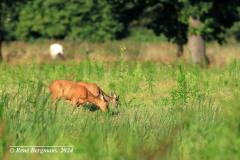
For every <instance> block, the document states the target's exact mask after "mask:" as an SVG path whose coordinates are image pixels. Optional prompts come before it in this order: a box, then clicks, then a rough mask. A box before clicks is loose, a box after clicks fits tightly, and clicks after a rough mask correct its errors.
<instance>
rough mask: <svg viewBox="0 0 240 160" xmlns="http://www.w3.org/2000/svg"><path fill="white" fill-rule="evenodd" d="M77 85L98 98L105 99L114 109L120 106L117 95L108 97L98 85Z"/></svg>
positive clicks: (80, 83)
mask: <svg viewBox="0 0 240 160" xmlns="http://www.w3.org/2000/svg"><path fill="white" fill-rule="evenodd" d="M77 84H79V85H81V86H84V87H86V88H87V89H88V91H90V92H91V93H92V94H93V95H94V96H96V97H103V98H104V100H106V101H107V102H108V103H110V104H111V105H112V106H113V107H117V105H118V96H117V95H116V94H111V96H109V95H107V94H106V93H105V92H104V91H103V90H102V89H101V88H100V87H99V86H98V85H97V84H95V83H89V82H82V81H81V82H77Z"/></svg>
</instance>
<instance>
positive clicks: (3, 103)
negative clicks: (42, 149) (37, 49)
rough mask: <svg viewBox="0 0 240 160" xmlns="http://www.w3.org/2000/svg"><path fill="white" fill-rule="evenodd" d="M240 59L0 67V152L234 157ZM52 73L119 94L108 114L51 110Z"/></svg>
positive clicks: (65, 107)
mask: <svg viewBox="0 0 240 160" xmlns="http://www.w3.org/2000/svg"><path fill="white" fill-rule="evenodd" d="M239 70H240V62H239V61H232V62H231V63H229V64H228V65H227V66H225V67H223V68H220V69H219V68H214V67H213V68H210V69H200V68H199V67H198V66H190V65H184V64H178V65H161V64H155V63H153V62H141V63H140V62H133V61H124V60H120V61H117V62H116V63H114V64H110V63H104V62H101V61H95V62H92V61H89V60H84V61H81V62H65V63H43V64H29V65H27V64H22V65H16V66H10V65H8V64H5V63H3V64H1V66H0V75H1V78H0V107H1V110H0V113H1V126H2V127H1V129H2V130H3V131H1V133H0V134H1V135H0V136H1V148H0V149H1V152H0V153H1V155H2V156H5V157H7V159H26V157H27V158H32V159H34V157H35V158H41V159H104V160H105V159H161V158H165V159H189V160H192V159H238V158H239V157H240V152H239V147H240V143H239V142H240V132H239V122H240V121H239V120H240V119H239V115H240V105H239V102H240V101H239V100H240V99H239V97H240V74H239ZM55 79H68V80H76V81H77V80H83V81H91V82H96V83H98V84H99V86H101V87H102V89H103V90H104V91H106V92H108V93H109V92H110V91H112V90H113V91H115V92H117V93H118V94H119V95H120V102H121V103H120V107H119V108H118V109H111V110H110V112H109V113H102V112H101V111H99V110H97V111H93V112H92V111H90V110H89V108H88V107H87V106H85V107H84V108H81V109H78V110H76V111H75V112H74V113H73V114H72V110H73V108H72V106H71V105H70V104H68V103H67V102H60V103H59V110H58V112H57V114H56V115H55V114H54V110H53V108H52V104H51V100H50V97H49V96H50V95H49V92H48V89H47V86H48V84H49V83H50V82H52V81H53V80H55ZM8 145H72V146H74V152H73V153H69V154H11V153H9V152H8V147H7V146H8Z"/></svg>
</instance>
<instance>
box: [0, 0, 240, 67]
mask: <svg viewBox="0 0 240 160" xmlns="http://www.w3.org/2000/svg"><path fill="white" fill-rule="evenodd" d="M0 3H1V6H0V7H1V8H0V14H1V17H0V47H1V44H2V43H1V42H2V41H3V40H32V39H33V40H34V39H38V38H51V39H81V40H89V41H99V42H102V41H107V40H114V39H121V38H126V37H128V36H129V32H130V30H132V29H134V28H147V29H150V30H152V31H154V33H155V34H156V35H157V36H160V35H164V36H165V37H167V39H168V40H169V41H171V42H174V43H176V44H177V46H178V47H177V56H181V55H182V54H183V45H184V44H186V43H187V42H188V46H189V49H190V51H191V53H192V57H193V62H194V63H201V64H202V63H205V64H207V63H208V58H207V56H206V53H205V41H206V40H207V41H210V40H217V41H218V42H219V43H223V42H224V39H225V38H226V36H225V35H226V34H225V32H226V31H227V30H228V28H230V27H231V26H232V25H233V24H234V26H235V27H234V31H235V32H237V33H238V31H240V25H239V22H240V9H239V5H240V3H239V1H238V0H228V1H224V0H218V1H217V0H68V1H65V0H44V1H42V0H18V1H16V0H15V1H12V0H3V1H1V2H0ZM236 35H239V33H238V34H236ZM0 51H1V49H0ZM0 53H1V52H0ZM1 55H2V54H0V59H1V57H2V56H1Z"/></svg>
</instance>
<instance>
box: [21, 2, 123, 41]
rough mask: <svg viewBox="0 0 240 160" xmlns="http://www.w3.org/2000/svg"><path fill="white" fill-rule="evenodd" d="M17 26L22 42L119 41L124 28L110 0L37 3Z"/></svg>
mask: <svg viewBox="0 0 240 160" xmlns="http://www.w3.org/2000/svg"><path fill="white" fill-rule="evenodd" d="M19 16H20V20H19V24H18V25H17V33H16V34H17V35H18V37H20V38H21V39H25V40H27V39H36V38H54V39H64V38H68V39H82V40H90V41H105V40H111V39H115V35H116V34H117V33H118V32H119V31H121V24H120V23H118V21H116V19H115V17H114V16H115V15H114V14H112V8H111V6H110V5H109V4H108V3H107V1H106V0H79V1H76V0H69V1H65V0H45V1H42V0H33V1H28V3H27V4H26V5H25V6H24V7H23V9H22V10H21V12H20V15H19Z"/></svg>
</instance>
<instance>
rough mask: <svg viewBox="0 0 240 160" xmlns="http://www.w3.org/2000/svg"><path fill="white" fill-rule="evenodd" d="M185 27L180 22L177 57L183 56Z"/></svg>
mask: <svg viewBox="0 0 240 160" xmlns="http://www.w3.org/2000/svg"><path fill="white" fill-rule="evenodd" d="M183 44H184V40H183V29H182V26H181V24H178V32H177V57H181V56H183Z"/></svg>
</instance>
